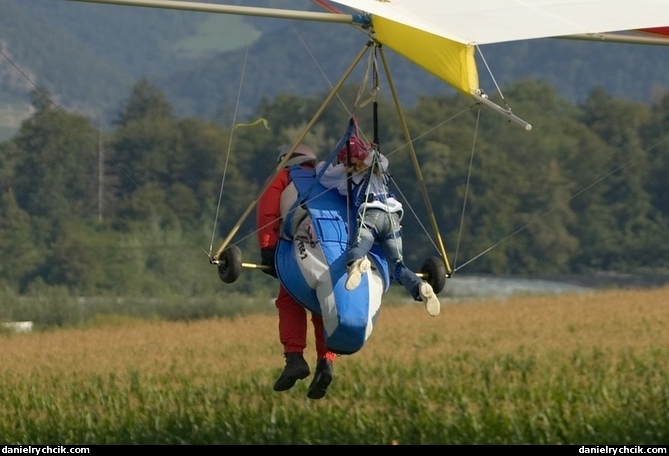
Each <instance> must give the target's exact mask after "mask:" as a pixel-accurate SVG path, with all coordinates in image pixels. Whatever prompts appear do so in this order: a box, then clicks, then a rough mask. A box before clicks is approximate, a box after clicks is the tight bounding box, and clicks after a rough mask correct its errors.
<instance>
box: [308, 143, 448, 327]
mask: <svg viewBox="0 0 669 456" xmlns="http://www.w3.org/2000/svg"><path fill="white" fill-rule="evenodd" d="M337 159H338V163H336V164H331V165H330V166H328V167H327V168H326V170H325V171H323V172H322V171H321V170H322V169H323V167H324V166H325V162H320V163H318V165H316V174H317V175H321V178H320V182H321V184H322V185H323V186H325V187H327V188H336V189H337V190H338V191H339V193H341V194H342V195H347V194H349V191H350V198H351V201H352V203H353V204H354V205H355V207H357V215H358V220H357V223H356V226H357V229H356V231H355V232H354V234H355V237H354V242H353V244H352V245H351V246H350V248H349V250H348V252H347V256H346V268H347V278H346V283H345V287H346V289H347V290H353V289H355V288H356V287H357V286H358V285H359V284H360V280H361V278H362V274H364V273H365V272H367V271H368V270H369V269H370V267H371V262H370V260H369V259H368V258H367V253H368V252H369V250H370V249H371V248H372V246H373V245H374V244H375V243H376V244H379V245H381V248H382V249H383V253H384V255H385V257H386V260H387V261H388V265H389V267H390V271H391V275H392V277H393V279H394V280H395V281H396V282H397V283H400V284H402V285H403V286H404V288H406V290H407V291H408V292H409V294H411V296H412V297H413V298H414V299H415V300H416V301H422V302H424V303H425V309H426V310H427V312H428V313H429V314H430V315H432V316H437V315H439V312H440V309H441V305H440V303H439V300H438V299H437V295H436V294H435V292H434V290H433V289H432V286H431V285H430V284H429V283H428V282H425V281H423V280H421V279H420V278H419V277H418V276H417V275H416V274H415V273H414V272H413V271H411V269H409V268H408V267H407V266H406V265H405V264H404V260H403V257H402V226H401V224H400V222H401V220H402V215H403V209H402V203H400V202H399V201H398V200H397V199H396V198H395V196H394V195H393V193H392V192H391V191H390V189H389V187H388V183H389V180H390V176H389V175H388V159H387V158H386V157H385V156H384V155H383V154H381V153H380V152H379V151H378V149H377V148H376V147H375V146H374V145H372V146H369V145H367V144H365V142H364V141H362V140H361V139H360V138H359V137H357V136H356V135H351V137H350V139H349V141H348V145H345V146H344V147H343V148H342V149H341V150H340V151H339V152H338V154H337ZM321 172H322V173H323V174H321ZM349 180H350V184H349ZM349 187H350V188H349Z"/></svg>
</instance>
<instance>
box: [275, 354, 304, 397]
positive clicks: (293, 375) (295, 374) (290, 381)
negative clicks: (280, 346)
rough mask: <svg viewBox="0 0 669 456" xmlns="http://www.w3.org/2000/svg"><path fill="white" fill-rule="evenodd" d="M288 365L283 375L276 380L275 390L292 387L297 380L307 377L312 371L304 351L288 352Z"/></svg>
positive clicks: (286, 355) (284, 389)
mask: <svg viewBox="0 0 669 456" xmlns="http://www.w3.org/2000/svg"><path fill="white" fill-rule="evenodd" d="M284 356H285V357H286V366H285V367H284V368H283V372H281V376H279V378H278V379H277V380H276V382H274V391H286V390H289V389H291V388H292V387H293V386H294V385H295V382H296V381H298V380H302V379H303V378H307V377H308V376H309V374H310V373H311V372H310V371H309V365H308V364H307V362H306V361H305V360H304V356H302V353H286V354H284Z"/></svg>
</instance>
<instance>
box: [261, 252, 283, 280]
mask: <svg viewBox="0 0 669 456" xmlns="http://www.w3.org/2000/svg"><path fill="white" fill-rule="evenodd" d="M275 254H276V247H267V248H264V249H260V258H262V260H261V261H260V264H262V265H263V266H265V267H264V268H262V269H261V271H262V272H264V273H265V274H269V275H271V276H272V277H274V278H277V279H278V278H279V276H278V275H277V273H276V266H274V255H275Z"/></svg>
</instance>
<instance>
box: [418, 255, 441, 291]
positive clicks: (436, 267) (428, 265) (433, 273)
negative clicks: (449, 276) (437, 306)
mask: <svg viewBox="0 0 669 456" xmlns="http://www.w3.org/2000/svg"><path fill="white" fill-rule="evenodd" d="M421 272H422V273H423V280H425V281H426V282H427V283H429V284H430V285H432V289H433V290H434V292H435V293H439V292H440V291H441V290H443V289H444V285H446V266H444V262H443V261H441V258H438V257H429V258H428V259H427V260H425V263H423V267H422V268H421Z"/></svg>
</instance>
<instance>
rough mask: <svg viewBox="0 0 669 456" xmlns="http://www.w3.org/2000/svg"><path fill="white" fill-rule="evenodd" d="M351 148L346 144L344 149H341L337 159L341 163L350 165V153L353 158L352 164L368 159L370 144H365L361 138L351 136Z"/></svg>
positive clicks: (349, 141)
mask: <svg viewBox="0 0 669 456" xmlns="http://www.w3.org/2000/svg"><path fill="white" fill-rule="evenodd" d="M348 143H349V146H348V147H347V146H346V144H344V147H342V148H341V149H339V152H337V158H338V159H339V163H344V164H347V163H348V157H349V153H350V157H351V162H353V161H354V159H355V161H356V162H361V161H364V160H365V158H366V157H367V152H368V151H369V144H367V143H365V141H363V140H362V139H361V138H359V137H358V136H356V135H351V137H350V138H349V140H348Z"/></svg>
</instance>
